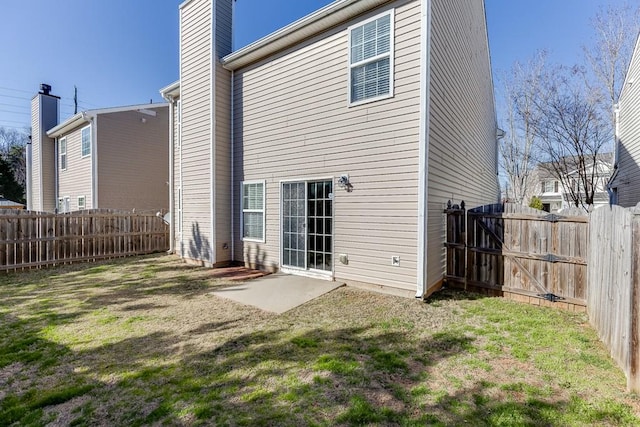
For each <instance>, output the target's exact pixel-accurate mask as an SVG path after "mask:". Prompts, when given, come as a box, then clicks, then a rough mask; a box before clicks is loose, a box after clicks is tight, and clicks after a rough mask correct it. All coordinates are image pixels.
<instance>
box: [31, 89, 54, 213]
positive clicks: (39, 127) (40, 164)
mask: <svg viewBox="0 0 640 427" xmlns="http://www.w3.org/2000/svg"><path fill="white" fill-rule="evenodd" d="M59 105H60V97H58V96H55V95H52V94H51V86H50V85H48V84H46V83H42V84H41V85H40V92H38V93H37V94H36V95H35V96H34V97H33V99H32V100H31V144H30V145H31V149H30V150H29V148H27V151H28V153H27V154H28V159H27V209H29V210H35V211H42V212H53V211H54V209H55V208H56V204H57V203H56V188H55V182H56V179H55V178H56V173H57V171H56V148H55V140H54V139H52V138H49V137H48V136H47V131H48V130H50V129H51V128H53V127H55V126H56V125H57V124H58V117H59Z"/></svg>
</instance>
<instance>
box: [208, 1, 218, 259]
mask: <svg viewBox="0 0 640 427" xmlns="http://www.w3.org/2000/svg"><path fill="white" fill-rule="evenodd" d="M217 17H218V16H217V10H216V3H215V2H213V5H212V8H211V28H210V31H211V47H210V49H211V50H210V51H211V52H212V55H211V62H210V63H209V70H210V73H211V76H210V81H209V113H210V114H209V126H210V132H211V135H210V138H209V148H210V151H209V161H210V165H209V182H210V185H211V199H210V200H211V203H210V209H211V217H210V220H211V227H210V232H211V243H210V255H209V256H210V260H209V261H210V262H211V266H212V267H213V266H215V264H216V260H217V258H218V257H217V254H216V251H217V248H218V241H217V235H216V226H217V223H216V219H217V218H216V217H217V215H216V208H217V206H216V197H217V193H218V192H217V191H216V190H217V189H216V110H215V108H216V96H217V94H216V72H217V70H216V62H217V61H218V45H217V40H218V39H217V34H216V26H217V23H216V19H217Z"/></svg>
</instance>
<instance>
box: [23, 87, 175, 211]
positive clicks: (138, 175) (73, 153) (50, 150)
mask: <svg viewBox="0 0 640 427" xmlns="http://www.w3.org/2000/svg"><path fill="white" fill-rule="evenodd" d="M42 89H43V90H42V91H41V92H40V93H38V94H37V95H36V96H35V97H34V98H33V100H32V104H31V105H32V109H31V111H32V114H31V116H32V137H31V140H32V142H31V144H30V147H28V152H27V209H29V210H35V211H47V212H53V211H57V212H69V211H75V210H83V209H98V208H108V209H121V210H132V209H137V210H163V209H164V210H166V209H168V208H169V197H168V191H167V187H168V185H167V184H168V180H169V171H168V165H169V147H168V145H167V139H168V138H169V107H168V105H167V104H145V105H133V106H126V107H115V108H103V109H95V110H87V111H82V112H80V113H78V114H75V115H73V116H72V117H70V118H68V119H67V120H65V121H63V122H62V123H59V122H58V118H59V113H58V111H59V110H58V108H59V98H58V97H56V96H54V95H51V92H50V90H51V88H50V87H49V86H48V85H42Z"/></svg>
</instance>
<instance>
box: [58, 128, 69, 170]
mask: <svg viewBox="0 0 640 427" xmlns="http://www.w3.org/2000/svg"><path fill="white" fill-rule="evenodd" d="M58 147H59V149H60V170H63V171H64V170H67V137H66V136H65V137H64V138H60V140H59V141H58ZM63 147H64V150H63ZM63 159H64V161H63Z"/></svg>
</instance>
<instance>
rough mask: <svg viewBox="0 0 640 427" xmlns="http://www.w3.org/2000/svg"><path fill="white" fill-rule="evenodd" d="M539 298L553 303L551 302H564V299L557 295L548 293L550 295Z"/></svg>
mask: <svg viewBox="0 0 640 427" xmlns="http://www.w3.org/2000/svg"><path fill="white" fill-rule="evenodd" d="M538 296H539V297H540V298H543V299H546V300H547V301H551V302H558V301H562V300H563V299H564V298H562V297H560V296H558V295H556V294H552V293H548V294H538Z"/></svg>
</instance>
